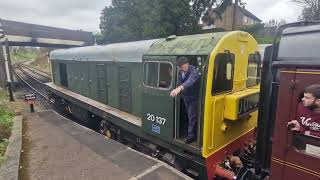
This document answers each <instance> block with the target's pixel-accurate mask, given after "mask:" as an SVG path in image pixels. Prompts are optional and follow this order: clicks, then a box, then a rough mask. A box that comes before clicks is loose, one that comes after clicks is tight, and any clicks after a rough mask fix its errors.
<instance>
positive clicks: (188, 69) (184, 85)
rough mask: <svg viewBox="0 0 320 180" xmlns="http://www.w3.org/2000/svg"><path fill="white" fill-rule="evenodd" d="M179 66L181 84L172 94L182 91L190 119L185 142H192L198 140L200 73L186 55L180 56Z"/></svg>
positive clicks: (175, 94)
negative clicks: (190, 63)
mask: <svg viewBox="0 0 320 180" xmlns="http://www.w3.org/2000/svg"><path fill="white" fill-rule="evenodd" d="M177 66H178V69H179V73H178V84H179V86H178V87H177V88H176V89H174V90H172V91H171V93H170V96H172V97H175V96H177V95H178V94H179V93H180V92H182V98H183V101H184V105H185V107H186V110H187V114H188V119H189V124H188V136H187V139H186V141H185V142H186V144H190V143H192V142H193V141H195V140H196V130H197V119H198V100H199V88H200V75H199V71H198V70H197V69H196V67H194V66H192V65H189V60H188V58H186V57H180V58H178V59H177Z"/></svg>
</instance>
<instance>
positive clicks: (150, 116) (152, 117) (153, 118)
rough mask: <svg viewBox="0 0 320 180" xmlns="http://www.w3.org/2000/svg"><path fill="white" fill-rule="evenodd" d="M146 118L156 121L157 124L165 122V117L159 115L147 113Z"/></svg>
mask: <svg viewBox="0 0 320 180" xmlns="http://www.w3.org/2000/svg"><path fill="white" fill-rule="evenodd" d="M147 120H149V121H152V122H156V123H157V124H160V125H163V126H164V125H165V124H166V118H163V117H160V116H155V115H153V114H150V113H147Z"/></svg>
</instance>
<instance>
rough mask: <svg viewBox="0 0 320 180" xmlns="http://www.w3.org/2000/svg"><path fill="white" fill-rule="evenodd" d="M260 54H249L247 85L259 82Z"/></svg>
mask: <svg viewBox="0 0 320 180" xmlns="http://www.w3.org/2000/svg"><path fill="white" fill-rule="evenodd" d="M260 75H261V56H260V54H259V53H256V54H250V55H249V63H248V79H247V87H251V86H255V85H258V84H259V83H260Z"/></svg>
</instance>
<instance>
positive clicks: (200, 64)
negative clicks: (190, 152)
mask: <svg viewBox="0 0 320 180" xmlns="http://www.w3.org/2000/svg"><path fill="white" fill-rule="evenodd" d="M185 57H187V58H188V60H189V65H192V66H194V67H196V69H197V70H198V71H199V74H200V79H199V81H200V89H199V100H198V103H197V104H198V111H197V114H198V115H197V124H196V132H195V134H196V137H195V138H196V139H195V141H193V142H192V143H190V144H186V143H185V141H186V139H187V136H188V125H189V118H188V112H187V109H186V107H185V103H184V100H183V97H182V95H181V94H179V95H178V96H177V97H176V100H175V107H176V108H175V116H176V118H175V139H176V140H177V141H178V142H180V143H184V144H186V145H189V146H193V147H195V148H198V147H200V137H201V136H200V133H201V132H200V129H201V128H200V127H201V121H200V120H201V109H202V103H201V102H202V101H201V99H202V97H203V95H202V94H203V92H202V90H203V88H202V86H203V84H204V83H203V82H204V76H203V72H204V67H205V66H204V65H205V60H206V58H207V57H203V56H185ZM178 58H179V57H178ZM176 72H177V73H176V81H177V82H176V87H178V86H179V85H180V84H179V81H178V73H179V69H178V68H177V71H176Z"/></svg>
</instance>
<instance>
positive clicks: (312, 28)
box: [282, 24, 320, 35]
mask: <svg viewBox="0 0 320 180" xmlns="http://www.w3.org/2000/svg"><path fill="white" fill-rule="evenodd" d="M316 31H317V32H319V31H320V24H317V25H310V26H298V27H289V28H287V29H285V30H283V32H282V34H283V35H289V34H298V33H310V32H316Z"/></svg>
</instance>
